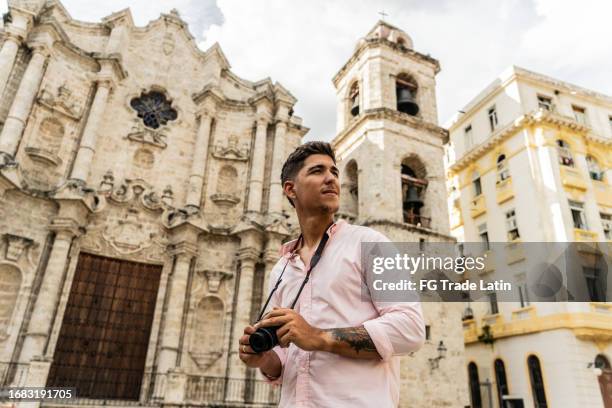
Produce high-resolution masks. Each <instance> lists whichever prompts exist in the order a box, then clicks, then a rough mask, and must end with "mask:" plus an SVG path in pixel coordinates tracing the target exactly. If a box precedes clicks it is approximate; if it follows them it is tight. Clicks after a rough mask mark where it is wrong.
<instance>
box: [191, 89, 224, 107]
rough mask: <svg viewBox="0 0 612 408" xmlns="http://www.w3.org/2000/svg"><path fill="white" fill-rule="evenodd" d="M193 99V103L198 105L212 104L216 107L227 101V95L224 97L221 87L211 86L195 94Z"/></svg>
mask: <svg viewBox="0 0 612 408" xmlns="http://www.w3.org/2000/svg"><path fill="white" fill-rule="evenodd" d="M191 99H193V102H194V103H195V104H196V105H206V104H210V103H211V102H212V104H214V105H221V104H223V103H224V102H225V100H226V98H225V95H223V92H222V91H221V89H219V87H217V86H215V85H210V84H209V85H206V86H205V87H204V88H202V90H201V91H199V92H196V93H193V94H192V95H191Z"/></svg>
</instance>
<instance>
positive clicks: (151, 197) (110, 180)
mask: <svg viewBox="0 0 612 408" xmlns="http://www.w3.org/2000/svg"><path fill="white" fill-rule="evenodd" d="M98 192H99V193H100V194H104V195H105V196H106V197H107V198H108V199H109V200H111V201H114V202H116V203H122V204H126V203H129V204H132V205H133V204H136V203H138V204H140V205H141V206H142V207H144V208H146V209H147V210H151V211H163V210H167V209H171V208H172V200H171V198H172V190H171V189H170V188H169V187H166V189H165V190H164V192H163V195H162V196H161V197H160V196H159V194H158V193H157V192H155V191H154V190H153V188H152V186H151V185H149V184H148V183H147V182H146V181H144V180H141V179H136V180H132V179H126V180H124V181H123V182H122V183H119V184H115V177H114V176H113V173H112V171H110V170H109V171H107V172H106V174H105V175H104V176H103V178H102V181H101V182H100V187H99V189H98ZM169 198H170V199H169Z"/></svg>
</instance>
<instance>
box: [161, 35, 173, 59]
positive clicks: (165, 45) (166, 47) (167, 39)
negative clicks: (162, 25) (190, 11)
mask: <svg viewBox="0 0 612 408" xmlns="http://www.w3.org/2000/svg"><path fill="white" fill-rule="evenodd" d="M175 46H176V41H175V40H174V36H173V35H172V34H170V33H166V35H165V36H164V40H163V41H162V51H163V52H164V55H166V56H169V55H170V54H172V53H173V52H174V48H175Z"/></svg>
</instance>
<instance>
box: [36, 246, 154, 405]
mask: <svg viewBox="0 0 612 408" xmlns="http://www.w3.org/2000/svg"><path fill="white" fill-rule="evenodd" d="M160 276H161V266H156V265H147V264H141V263H136V262H129V261H123V260H118V259H112V258H105V257H101V256H95V255H90V254H85V253H82V254H80V256H79V260H78V264H77V268H76V272H75V275H74V280H73V282H72V288H71V290H70V297H69V298H68V304H67V306H66V311H65V313H64V320H63V322H62V327H61V330H60V334H59V339H58V342H57V346H56V349H55V354H54V357H53V364H52V366H51V370H50V372H49V377H48V381H47V386H49V387H75V388H76V394H77V396H78V397H81V398H104V399H125V400H137V399H138V398H139V395H140V386H141V383H142V377H143V373H144V366H145V357H146V353H147V348H148V345H149V336H150V333H151V324H152V321H153V312H154V310H155V301H156V298H157V290H158V288H159V280H160Z"/></svg>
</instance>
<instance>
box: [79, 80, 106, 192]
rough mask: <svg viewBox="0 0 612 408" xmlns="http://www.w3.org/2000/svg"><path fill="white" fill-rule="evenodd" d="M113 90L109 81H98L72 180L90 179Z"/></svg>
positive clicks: (83, 180) (85, 180)
mask: <svg viewBox="0 0 612 408" xmlns="http://www.w3.org/2000/svg"><path fill="white" fill-rule="evenodd" d="M110 90H111V82H110V81H109V80H102V81H98V88H97V89H96V94H95V96H94V99H93V102H92V104H91V110H90V111H89V117H88V118H87V124H86V125H85V129H84V130H83V137H82V138H81V143H80V145H79V150H78V151H77V155H76V159H75V160H74V165H73V167H72V173H71V174H70V178H71V179H73V180H80V181H82V182H84V183H87V178H88V177H89V169H90V167H91V162H92V160H93V156H94V153H95V149H96V139H97V137H98V128H99V127H100V122H101V120H102V117H103V114H104V110H105V109H106V102H107V100H108V95H109V93H110Z"/></svg>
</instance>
